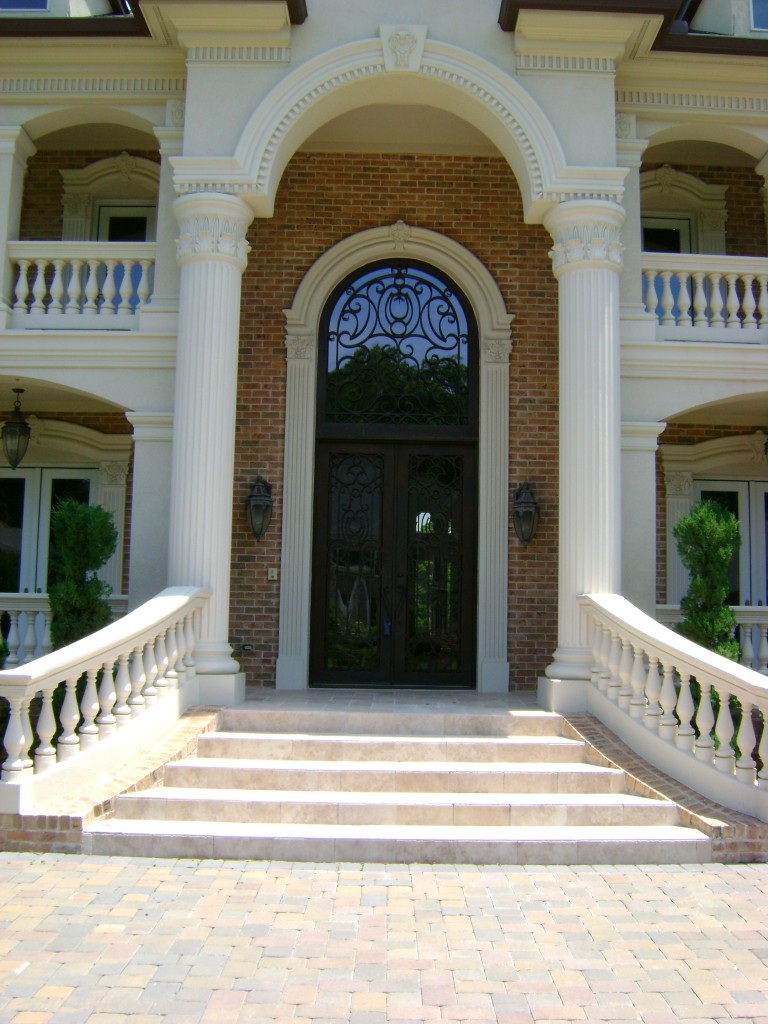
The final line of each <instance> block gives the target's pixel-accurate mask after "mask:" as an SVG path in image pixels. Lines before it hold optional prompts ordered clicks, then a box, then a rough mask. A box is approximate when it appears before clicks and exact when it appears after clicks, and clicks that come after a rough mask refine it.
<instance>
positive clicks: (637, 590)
mask: <svg viewBox="0 0 768 1024" xmlns="http://www.w3.org/2000/svg"><path fill="white" fill-rule="evenodd" d="M665 426H666V424H665V423H622V425H621V508H622V525H621V564H622V567H623V572H622V583H621V593H622V594H623V595H624V597H626V599H627V600H628V601H631V602H632V603H633V604H635V605H637V607H638V608H642V610H643V611H644V612H645V613H646V614H647V615H651V616H653V617H654V618H655V617H656V449H657V448H658V439H659V434H660V433H661V432H662V430H664V427H665Z"/></svg>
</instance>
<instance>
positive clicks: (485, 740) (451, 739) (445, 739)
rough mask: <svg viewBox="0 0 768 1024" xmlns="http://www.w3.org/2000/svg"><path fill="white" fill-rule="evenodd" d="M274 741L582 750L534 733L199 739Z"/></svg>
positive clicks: (241, 734)
mask: <svg viewBox="0 0 768 1024" xmlns="http://www.w3.org/2000/svg"><path fill="white" fill-rule="evenodd" d="M230 738H231V739H234V740H239V739H242V740H249V741H257V740H276V741H279V742H287V741H290V742H294V743H295V742H304V741H308V742H310V743H312V742H318V743H328V742H334V741H338V742H340V743H362V744H365V743H370V744H371V745H373V744H376V743H403V744H411V743H427V744H430V745H433V746H434V745H437V744H441V743H450V744H456V745H457V746H471V745H473V744H477V745H478V746H491V745H492V744H499V743H502V744H504V745H509V746H516V745H519V744H523V743H542V744H546V745H549V744H553V745H559V746H571V747H583V746H584V741H583V740H575V739H571V738H570V737H568V736H554V735H553V736H539V735H536V734H535V733H532V734H527V733H526V734H521V735H519V736H434V735H430V734H426V735H422V734H411V733H408V734H407V735H399V734H398V733H382V734H381V735H371V734H362V733H361V734H360V735H355V734H354V733H341V732H290V733H287V732H264V731H261V730H260V731H259V732H248V731H247V730H246V731H243V730H236V729H225V730H222V731H221V732H210V733H204V734H203V735H202V736H200V737H199V742H200V743H210V742H212V741H219V740H222V739H224V740H227V739H230Z"/></svg>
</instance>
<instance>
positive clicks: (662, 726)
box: [659, 664, 677, 741]
mask: <svg viewBox="0 0 768 1024" xmlns="http://www.w3.org/2000/svg"><path fill="white" fill-rule="evenodd" d="M659 704H661V708H662V711H663V714H662V716H661V719H660V720H659V736H661V738H662V739H663V740H670V741H671V740H674V738H675V733H676V732H677V719H676V718H675V705H676V704H677V690H676V688H675V666H674V665H667V664H665V665H664V678H663V681H662V684H661V693H660V694H659Z"/></svg>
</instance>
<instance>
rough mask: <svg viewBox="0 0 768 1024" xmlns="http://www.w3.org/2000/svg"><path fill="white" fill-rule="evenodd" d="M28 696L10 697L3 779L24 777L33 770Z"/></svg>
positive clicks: (4, 743) (4, 741)
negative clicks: (30, 752)
mask: <svg viewBox="0 0 768 1024" xmlns="http://www.w3.org/2000/svg"><path fill="white" fill-rule="evenodd" d="M29 700H30V698H29V697H28V696H21V697H9V698H8V724H7V725H6V727H5V737H4V739H3V745H4V746H5V752H6V755H7V757H6V759H5V761H4V762H3V779H4V780H5V781H6V782H8V781H9V780H11V779H13V780H14V781H15V780H17V779H21V778H23V777H24V776H25V775H29V774H30V773H31V772H32V759H31V758H30V756H29V748H30V747H31V746H32V727H31V726H30V724H29Z"/></svg>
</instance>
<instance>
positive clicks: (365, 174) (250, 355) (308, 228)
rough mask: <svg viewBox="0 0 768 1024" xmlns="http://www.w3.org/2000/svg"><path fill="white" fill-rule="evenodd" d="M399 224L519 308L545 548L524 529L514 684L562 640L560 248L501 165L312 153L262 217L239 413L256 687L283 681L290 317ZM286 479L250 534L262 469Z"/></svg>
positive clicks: (513, 568)
mask: <svg viewBox="0 0 768 1024" xmlns="http://www.w3.org/2000/svg"><path fill="white" fill-rule="evenodd" d="M397 220H404V221H405V222H406V223H408V224H411V225H413V226H416V227H422V228H426V229H429V230H432V231H437V232H441V233H443V234H445V235H448V236H449V237H450V238H452V239H454V240H456V241H457V242H459V243H460V244H461V245H463V246H466V248H467V249H468V250H469V251H470V252H471V253H473V254H474V255H475V256H476V257H477V258H478V259H479V260H481V262H482V263H483V264H485V266H486V267H487V268H488V270H489V271H490V273H491V274H492V275H493V277H494V279H495V281H496V283H497V284H498V286H499V289H500V290H501V293H502V295H503V297H504V301H505V303H506V306H507V309H508V310H509V311H510V312H511V313H514V314H515V320H514V323H513V327H512V338H513V347H512V357H511V363H510V395H511V401H510V468H509V473H510V485H511V486H512V487H514V486H516V485H517V484H519V483H522V482H523V481H525V480H528V481H530V483H531V485H532V487H533V489H534V491H535V493H536V496H537V498H538V500H539V503H540V507H541V523H540V526H539V531H538V534H537V536H536V538H535V540H534V541H533V543H532V544H531V545H530V546H529V547H528V548H527V550H526V549H523V548H522V547H521V546H520V545H519V543H518V542H517V540H516V538H515V537H514V534H513V533H512V532H511V531H510V545H509V559H510V572H509V580H510V586H509V601H510V613H509V650H510V662H511V666H512V672H511V685H512V686H513V687H516V688H519V687H527V688H529V687H532V686H534V685H535V680H536V676H537V675H538V674H539V673H540V672H541V671H542V670H543V668H544V667H545V666H546V664H547V663H548V661H549V660H550V657H551V654H552V651H553V650H554V648H555V646H556V642H557V634H556V629H557V386H558V385H557V345H558V341H557V331H558V329H557V283H556V281H555V279H554V276H553V274H552V269H551V264H550V260H549V257H548V250H549V247H550V245H551V240H550V238H549V236H548V235H547V233H546V231H545V230H544V229H543V228H541V227H538V226H531V225H526V224H524V223H523V216H522V204H521V200H520V194H519V191H518V188H517V184H516V182H515V179H514V177H513V175H512V173H511V171H510V170H509V167H508V166H507V164H506V163H505V162H504V161H503V160H501V159H486V158H469V157H426V156H404V155H398V156H371V155H343V156H340V155H339V156H336V155H330V154H329V155H325V154H299V155H297V156H296V157H294V159H293V161H292V162H291V164H290V165H289V167H288V168H287V170H286V173H285V176H284V178H283V181H282V184H281V186H280V190H279V193H278V201H277V206H276V210H275V215H274V217H273V218H272V219H270V220H263V221H257V222H256V223H255V224H254V225H253V227H252V229H251V233H250V236H249V237H250V242H251V245H252V247H253V251H252V253H251V255H250V257H249V263H248V269H247V270H246V273H245V277H244V280H243V300H242V321H241V346H240V374H239V394H238V407H237V445H236V456H235V458H236V462H235V500H234V529H233V555H232V604H231V632H232V637H233V639H234V640H236V641H238V644H239V643H243V642H244V643H249V644H253V646H254V649H255V650H254V653H253V655H251V654H249V653H247V652H246V653H241V649H240V647H239V646H238V647H237V649H236V656H237V657H238V658H240V659H241V660H242V664H243V666H244V667H245V668H246V670H247V672H248V679H249V681H251V682H254V683H260V684H265V685H270V684H271V683H272V681H273V679H274V671H275V659H276V655H277V628H278V597H279V584H278V583H270V582H268V581H267V569H268V568H271V567H278V566H279V564H280V540H281V535H280V518H281V515H280V514H281V498H282V495H281V488H280V481H281V479H282V462H283V427H282V424H283V418H284V402H285V373H286V362H285V341H284V339H285V322H284V318H283V314H282V310H283V309H285V308H287V307H289V306H290V305H291V303H292V301H293V298H294V295H295V292H296V289H297V288H298V286H299V283H300V282H301V279H302V277H303V276H304V274H305V273H306V272H307V271H308V270H309V268H310V267H311V266H312V264H313V263H314V262H315V261H316V260H317V259H318V258H319V257H320V256H321V255H322V254H323V253H324V252H325V251H326V250H327V249H329V248H330V247H331V246H332V245H334V244H335V243H336V242H338V241H339V240H340V239H342V238H345V237H347V236H348V235H352V234H354V233H356V232H358V231H363V230H365V229H367V228H373V227H379V226H381V225H385V224H392V223H393V222H395V221H397ZM259 473H261V474H262V475H263V476H264V477H266V478H267V479H269V480H272V481H274V482H275V483H276V484H277V486H276V488H275V497H276V506H275V515H274V517H273V525H272V527H271V528H270V531H269V533H268V534H267V537H266V538H265V539H264V540H263V541H262V542H261V543H260V544H256V543H255V542H254V540H253V537H252V536H251V535H250V534H249V532H248V529H247V526H246V522H245V515H244V501H245V497H246V495H247V494H248V491H249V489H250V487H251V485H252V483H253V480H254V478H255V477H256V475H257V474H259Z"/></svg>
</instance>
